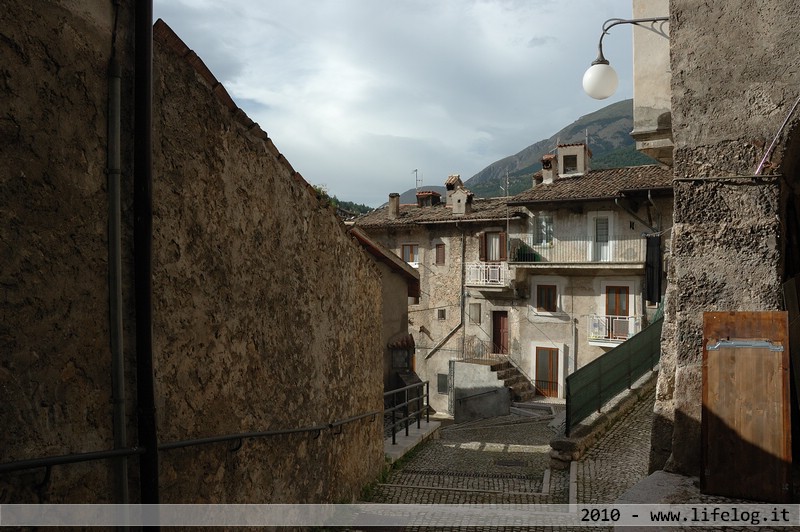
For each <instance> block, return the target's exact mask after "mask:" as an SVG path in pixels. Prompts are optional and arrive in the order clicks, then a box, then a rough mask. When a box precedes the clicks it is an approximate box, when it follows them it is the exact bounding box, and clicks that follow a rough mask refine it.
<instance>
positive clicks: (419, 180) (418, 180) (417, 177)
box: [412, 168, 422, 192]
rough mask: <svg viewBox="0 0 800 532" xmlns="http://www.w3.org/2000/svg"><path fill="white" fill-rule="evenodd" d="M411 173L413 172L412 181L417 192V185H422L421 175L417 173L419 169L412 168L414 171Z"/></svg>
mask: <svg viewBox="0 0 800 532" xmlns="http://www.w3.org/2000/svg"><path fill="white" fill-rule="evenodd" d="M412 173H413V174H414V181H415V182H416V184H415V188H416V190H417V192H419V187H420V186H422V176H421V175H419V170H417V169H416V168H414V171H413V172H412Z"/></svg>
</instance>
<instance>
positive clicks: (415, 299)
mask: <svg viewBox="0 0 800 532" xmlns="http://www.w3.org/2000/svg"><path fill="white" fill-rule="evenodd" d="M408 304H409V305H419V296H408Z"/></svg>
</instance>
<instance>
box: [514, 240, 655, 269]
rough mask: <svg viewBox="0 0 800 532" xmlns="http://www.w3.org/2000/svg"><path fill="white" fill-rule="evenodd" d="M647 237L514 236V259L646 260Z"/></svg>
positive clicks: (534, 260) (519, 260) (521, 260)
mask: <svg viewBox="0 0 800 532" xmlns="http://www.w3.org/2000/svg"><path fill="white" fill-rule="evenodd" d="M645 250H646V241H645V239H644V238H642V237H641V235H625V236H621V237H620V236H612V237H611V238H610V239H609V240H608V242H598V241H597V240H596V239H595V238H594V237H592V236H589V235H575V236H562V237H559V238H553V240H552V241H551V242H549V243H537V242H534V238H533V236H532V235H518V236H516V237H513V238H511V239H510V254H509V261H510V262H523V263H526V262H553V263H585V262H600V263H602V262H611V263H643V262H644V259H645Z"/></svg>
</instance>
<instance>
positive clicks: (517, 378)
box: [503, 373, 530, 388]
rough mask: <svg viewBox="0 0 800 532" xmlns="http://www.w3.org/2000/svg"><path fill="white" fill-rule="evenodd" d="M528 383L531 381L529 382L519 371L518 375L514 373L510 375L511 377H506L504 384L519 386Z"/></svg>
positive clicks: (509, 386)
mask: <svg viewBox="0 0 800 532" xmlns="http://www.w3.org/2000/svg"><path fill="white" fill-rule="evenodd" d="M526 383H527V384H528V385H530V383H528V381H527V379H525V377H523V376H522V375H520V374H519V373H517V374H516V375H512V376H509V377H506V378H504V379H503V384H504V385H505V386H506V387H508V388H513V387H514V386H517V385H523V386H524V385H525V384H526Z"/></svg>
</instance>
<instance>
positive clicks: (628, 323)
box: [589, 314, 642, 347]
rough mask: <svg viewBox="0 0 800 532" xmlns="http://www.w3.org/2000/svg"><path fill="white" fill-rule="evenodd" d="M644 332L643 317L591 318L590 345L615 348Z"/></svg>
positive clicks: (593, 316) (595, 316) (598, 316)
mask: <svg viewBox="0 0 800 532" xmlns="http://www.w3.org/2000/svg"><path fill="white" fill-rule="evenodd" d="M641 330H642V317H641V316H600V315H596V314H595V315H592V316H589V345H598V346H603V347H615V346H617V345H619V344H621V343H622V342H624V341H625V340H627V339H628V338H630V337H631V336H633V335H634V334H636V333H638V332H639V331H641Z"/></svg>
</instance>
